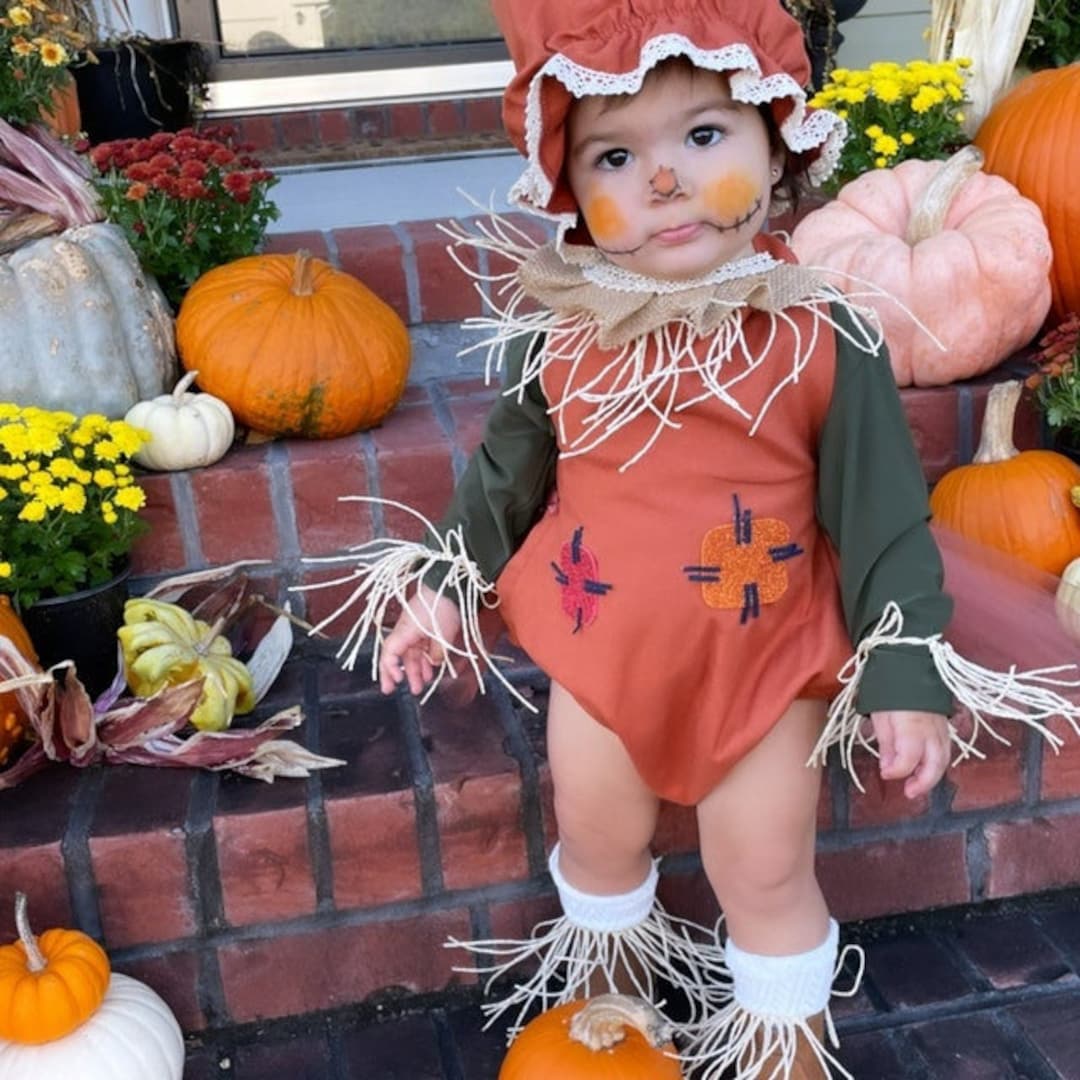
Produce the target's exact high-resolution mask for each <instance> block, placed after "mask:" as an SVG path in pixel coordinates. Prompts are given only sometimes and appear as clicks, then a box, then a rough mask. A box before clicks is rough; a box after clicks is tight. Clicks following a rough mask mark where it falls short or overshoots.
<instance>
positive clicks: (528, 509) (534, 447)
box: [424, 339, 558, 588]
mask: <svg viewBox="0 0 1080 1080" xmlns="http://www.w3.org/2000/svg"><path fill="white" fill-rule="evenodd" d="M526 344H527V343H526V340H525V339H522V340H521V341H520V342H515V343H514V344H513V345H512V346H511V347H510V348H509V349H508V350H507V356H506V383H507V385H514V384H516V383H517V382H518V381H519V380H520V378H521V374H522V368H523V367H524V363H525V351H526ZM557 456H558V446H557V443H556V440H555V429H554V428H553V427H552V424H551V417H550V416H548V411H547V402H546V401H545V400H544V396H543V393H542V392H541V389H540V386H539V384H538V381H537V380H535V379H534V380H532V381H531V382H530V383H529V384H528V386H527V387H526V388H525V390H524V392H523V394H521V395H520V400H519V397H518V395H511V396H500V397H499V398H498V400H497V401H496V402H495V404H494V406H493V407H492V410H491V412H490V414H489V415H488V419H487V425H486V427H485V429H484V437H483V439H482V441H481V443H480V445H479V446H478V447H477V449H476V451H475V452H474V453H473V455H472V457H471V458H470V459H469V463H468V465H467V466H466V468H465V472H464V473H463V474H462V476H461V479H460V480H459V481H458V483H457V486H456V487H455V489H454V497H453V499H452V500H451V502H450V507H449V509H448V510H447V511H446V514H445V515H444V516H443V518H442V520H441V521H440V522H439V525H438V530H439V533H440V534H445V533H446V532H447V531H448V530H450V529H453V528H457V527H458V526H460V527H461V528H462V535H463V537H464V539H465V547H466V550H467V551H468V553H469V556H470V558H471V559H472V560H473V562H475V563H476V565H477V566H478V567H479V568H480V571H481V573H482V574H483V575H484V577H485V578H486V579H487V580H488V581H494V580H495V579H496V578H497V577H498V576H499V573H500V572H501V571H502V568H503V567H504V566H505V565H506V563H507V561H508V560H509V558H510V556H511V555H513V554H514V552H515V551H516V550H517V549H518V547H520V546H521V543H522V541H523V540H524V539H525V536H526V534H527V533H528V531H529V529H531V528H532V526H533V524H534V523H535V522H536V519H537V517H538V516H539V515H540V513H541V512H542V511H543V508H544V504H545V503H546V501H547V496H548V492H549V491H550V490H551V488H552V486H553V485H554V483H555V461H556V458H557ZM445 574H446V567H445V566H440V565H436V566H435V567H433V568H432V569H431V570H430V571H429V572H428V574H427V576H426V577H425V579H424V580H425V583H426V584H427V585H429V586H430V587H431V588H437V587H438V585H439V584H440V583H441V581H442V579H443V577H445Z"/></svg>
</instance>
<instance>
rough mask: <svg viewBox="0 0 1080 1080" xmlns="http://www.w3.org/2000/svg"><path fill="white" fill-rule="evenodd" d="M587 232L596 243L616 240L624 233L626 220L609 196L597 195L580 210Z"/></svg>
mask: <svg viewBox="0 0 1080 1080" xmlns="http://www.w3.org/2000/svg"><path fill="white" fill-rule="evenodd" d="M582 213H583V214H584V215H585V223H586V224H587V225H588V226H589V232H591V233H592V237H593V239H594V240H596V241H597V242H598V243H601V244H603V243H607V242H610V241H612V240H616V239H618V238H619V237H620V236H621V235H622V234H623V233H624V232H625V231H626V219H625V218H624V217H623V216H622V213H621V212H620V211H619V207H618V204H617V203H616V202H615V200H614V199H613V198H612V197H611V196H610V195H597V196H596V197H595V198H593V199H589V200H588V201H587V202H586V203H585V206H584V207H583V208H582Z"/></svg>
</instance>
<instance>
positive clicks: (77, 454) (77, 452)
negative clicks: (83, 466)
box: [71, 446, 86, 461]
mask: <svg viewBox="0 0 1080 1080" xmlns="http://www.w3.org/2000/svg"><path fill="white" fill-rule="evenodd" d="M71 456H72V457H73V458H74V459H75V460H76V461H82V459H83V458H84V457H86V451H85V450H84V449H83V448H82V447H81V446H76V447H75V449H74V450H72V451H71Z"/></svg>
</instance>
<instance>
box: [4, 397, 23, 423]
mask: <svg viewBox="0 0 1080 1080" xmlns="http://www.w3.org/2000/svg"><path fill="white" fill-rule="evenodd" d="M21 412H22V410H21V409H20V408H19V406H18V405H16V404H15V403H14V402H12V401H3V402H0V420H13V419H14V418H15V417H17V416H18V415H19V414H20V413H21Z"/></svg>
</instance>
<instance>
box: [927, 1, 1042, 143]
mask: <svg viewBox="0 0 1080 1080" xmlns="http://www.w3.org/2000/svg"><path fill="white" fill-rule="evenodd" d="M930 9H931V15H932V19H933V21H932V23H931V27H930V59H931V60H933V61H934V62H935V63H937V62H940V61H942V60H950V59H954V58H959V57H962V56H966V57H968V59H970V60H971V77H970V79H969V81H968V97H969V98H970V99H971V105H970V106H968V107H967V109H966V110H965V113H966V116H965V121H964V128H965V130H966V131H967V132H968V134H969V135H974V133H975V132H976V131H977V130H978V127H979V125H980V124H981V123H982V122H983V120H984V119H985V117H986V114H987V113H988V112H989V111H990V109H991V107H992V106H993V104H994V102H995V101H996V100H997V98H998V97H999V95H1000V94H1001V93H1002V91H1004V90H1005V88H1006V87H1007V86H1008V85H1009V80H1010V78H1011V77H1012V73H1013V70H1014V69H1015V68H1016V62H1017V60H1018V59H1019V58H1020V50H1021V49H1022V48H1023V45H1024V39H1025V38H1026V37H1027V34H1028V30H1029V29H1030V27H1031V19H1032V16H1033V15H1034V13H1035V0H932V2H931V5H930Z"/></svg>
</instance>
